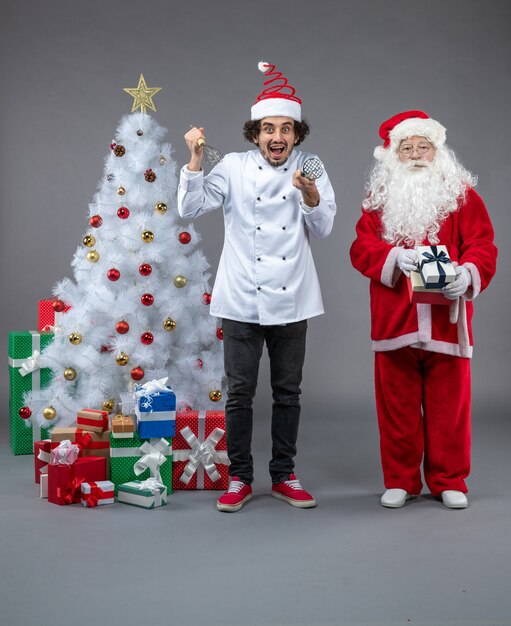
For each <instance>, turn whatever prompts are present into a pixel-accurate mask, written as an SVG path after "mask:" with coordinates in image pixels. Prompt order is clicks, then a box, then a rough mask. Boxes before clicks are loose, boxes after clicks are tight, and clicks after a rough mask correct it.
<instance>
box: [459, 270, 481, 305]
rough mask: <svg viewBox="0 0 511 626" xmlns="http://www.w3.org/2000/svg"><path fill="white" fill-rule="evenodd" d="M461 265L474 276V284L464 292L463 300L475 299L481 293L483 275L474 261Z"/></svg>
mask: <svg viewBox="0 0 511 626" xmlns="http://www.w3.org/2000/svg"><path fill="white" fill-rule="evenodd" d="M461 267H465V268H466V269H467V270H468V271H469V272H470V276H471V277H472V284H471V285H470V287H469V288H468V290H467V292H466V293H464V294H463V300H473V299H474V298H477V296H478V295H479V294H480V293H481V275H480V274H479V270H478V269H477V267H476V266H475V265H474V264H473V263H463V265H462V266H461Z"/></svg>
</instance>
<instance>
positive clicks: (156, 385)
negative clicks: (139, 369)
mask: <svg viewBox="0 0 511 626" xmlns="http://www.w3.org/2000/svg"><path fill="white" fill-rule="evenodd" d="M167 380H168V376H165V378H159V379H156V378H155V379H154V380H149V381H147V382H146V383H144V384H143V385H139V386H138V387H137V388H136V389H135V391H134V392H133V393H134V396H135V401H137V400H140V406H141V407H142V408H144V409H149V410H150V411H151V410H152V408H151V407H152V405H153V398H152V396H155V395H158V394H159V393H161V392H164V393H166V392H168V388H167V386H166V383H167Z"/></svg>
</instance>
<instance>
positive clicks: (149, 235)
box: [141, 230, 154, 243]
mask: <svg viewBox="0 0 511 626" xmlns="http://www.w3.org/2000/svg"><path fill="white" fill-rule="evenodd" d="M141 237H142V241H144V242H145V243H151V241H153V240H154V233H153V232H152V231H150V230H144V232H143V233H142V235H141Z"/></svg>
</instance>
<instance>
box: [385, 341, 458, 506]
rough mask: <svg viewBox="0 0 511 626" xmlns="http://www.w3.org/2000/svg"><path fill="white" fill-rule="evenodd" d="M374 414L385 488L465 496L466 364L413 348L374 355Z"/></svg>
mask: <svg viewBox="0 0 511 626" xmlns="http://www.w3.org/2000/svg"><path fill="white" fill-rule="evenodd" d="M375 387H376V410H377V413H378V426H379V429H380V451H381V460H382V467H383V477H384V484H385V488H386V489H393V488H399V489H405V490H406V491H408V493H411V494H419V493H420V491H421V489H422V480H421V471H420V468H421V462H422V461H423V460H424V468H423V469H424V479H425V481H426V484H427V486H428V488H429V490H430V491H431V494H432V495H433V496H438V495H440V493H441V492H442V491H445V490H447V489H454V490H456V491H462V492H464V493H466V492H467V487H466V485H465V478H466V477H467V476H468V474H469V472H470V360H469V359H466V358H461V357H456V356H450V355H447V354H440V353H438V352H429V351H426V350H419V349H416V348H410V347H407V348H401V349H399V350H390V351H388V352H375Z"/></svg>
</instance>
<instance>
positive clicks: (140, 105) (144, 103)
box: [123, 74, 161, 113]
mask: <svg viewBox="0 0 511 626" xmlns="http://www.w3.org/2000/svg"><path fill="white" fill-rule="evenodd" d="M123 91H125V92H126V93H129V95H130V96H131V97H132V98H133V99H134V100H133V106H132V107H131V112H132V113H134V112H135V111H136V110H137V109H140V110H141V111H142V113H145V112H146V108H149V109H151V110H153V111H156V107H155V106H154V102H153V96H154V95H155V94H157V93H158V92H159V91H161V87H148V86H147V84H146V82H145V78H144V75H143V74H140V78H139V79H138V85H137V86H136V87H124V88H123Z"/></svg>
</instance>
